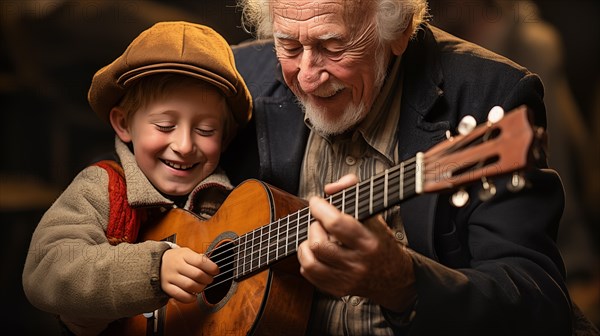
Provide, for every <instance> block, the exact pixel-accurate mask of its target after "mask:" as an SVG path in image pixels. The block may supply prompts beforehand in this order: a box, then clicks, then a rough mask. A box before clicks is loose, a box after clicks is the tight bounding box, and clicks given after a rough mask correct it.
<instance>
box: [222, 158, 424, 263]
mask: <svg viewBox="0 0 600 336" xmlns="http://www.w3.org/2000/svg"><path fill="white" fill-rule="evenodd" d="M398 167H399V166H395V167H392V168H390V169H389V171H390V172H391V173H392V174H394V173H395V172H394V170H395V169H394V168H398ZM410 167H412V168H414V165H413V166H409V168H410ZM412 168H411V169H409V170H406V171H405V172H404V174H406V173H410V172H412ZM398 169H399V168H398ZM385 176H386V175H385V174H383V173H382V174H378V175H375V176H373V179H374V180H377V181H378V183H377V184H374V186H376V187H379V186H380V185H381V179H382V178H385ZM399 177H400V176H399V175H390V174H389V173H388V181H389V180H392V181H396V180H398V179H399ZM408 177H410V178H405V181H408V182H409V183H408V184H406V185H405V186H404V187H412V186H414V182H415V180H414V179H413V178H412V177H414V175H410V176H408ZM368 182H369V180H365V181H362V182H360V183H359V184H362V185H365V184H367V183H368ZM383 182H385V181H383ZM390 185H391V186H392V187H394V188H396V187H397V188H399V181H398V183H393V184H390ZM359 188H360V187H359ZM348 189H349V190H350V191H349V192H350V194H347V195H345V198H347V199H348V200H350V201H354V200H355V199H356V197H355V189H356V188H355V187H350V188H348ZM348 189H347V190H348ZM360 189H362V188H360ZM397 193H398V190H397V189H394V190H388V194H391V195H393V194H397ZM342 194H343V192H342V191H340V192H338V193H335V194H333V195H331V196H329V197H328V198H326V199H327V200H329V203H330V204H332V205H334V206H336V207H337V208H338V209H340V210H342V209H341V206H339V202H340V201H344V200H343V199H342ZM363 195H364V194H363ZM361 196H362V195H361ZM375 196H379V195H375ZM381 196H384V195H381ZM332 200H333V202H332ZM359 202H360V197H359ZM348 204H353V203H348ZM359 206H360V205H359ZM305 210H308V208H303V209H300V210H298V211H296V212H295V213H291V214H288V215H286V216H284V217H282V218H280V219H278V220H276V221H274V222H271V223H269V224H267V225H265V226H263V227H259V228H256V229H254V230H252V231H250V232H247V233H245V234H243V235H242V236H240V237H238V238H237V239H236V240H240V238H242V237H245V236H249V235H250V234H254V232H257V231H259V230H263V229H264V228H265V227H269V226H271V225H274V224H277V222H280V221H282V220H284V219H287V220H288V221H289V218H290V217H292V216H296V215H298V214H299V213H300V212H302V211H305ZM350 214H351V213H350ZM278 228H279V227H277V229H278ZM273 231H274V230H269V231H268V232H266V233H262V235H261V236H258V237H254V238H252V240H256V239H259V240H261V241H262V239H263V237H264V236H265V235H271V233H272V232H273ZM290 231H291V230H290ZM288 232H289V231H288ZM224 245H225V244H224ZM217 249H218V248H217ZM217 249H215V250H217ZM225 252H227V251H223V252H221V253H218V254H214V255H211V260H212V259H213V258H215V257H217V256H220V254H222V253H225ZM257 252H262V251H261V250H257Z"/></svg>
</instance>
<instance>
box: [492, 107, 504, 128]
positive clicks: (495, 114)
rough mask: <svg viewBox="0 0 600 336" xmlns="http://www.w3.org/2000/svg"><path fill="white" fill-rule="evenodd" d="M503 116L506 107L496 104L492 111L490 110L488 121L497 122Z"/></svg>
mask: <svg viewBox="0 0 600 336" xmlns="http://www.w3.org/2000/svg"><path fill="white" fill-rule="evenodd" d="M502 118H504V109H503V108H502V107H500V106H494V107H492V109H491V110H490V112H488V121H489V122H490V123H492V124H495V123H497V122H498V121H500V120H501V119H502Z"/></svg>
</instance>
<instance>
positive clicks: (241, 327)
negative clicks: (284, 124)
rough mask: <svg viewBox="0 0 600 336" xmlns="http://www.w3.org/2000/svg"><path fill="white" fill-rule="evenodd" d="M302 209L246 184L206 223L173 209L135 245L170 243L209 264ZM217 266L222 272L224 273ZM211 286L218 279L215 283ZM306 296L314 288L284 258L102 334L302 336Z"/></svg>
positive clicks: (258, 185)
mask: <svg viewBox="0 0 600 336" xmlns="http://www.w3.org/2000/svg"><path fill="white" fill-rule="evenodd" d="M305 206H306V203H305V202H304V201H302V200H300V199H298V198H296V197H294V196H292V195H289V194H286V193H285V192H283V191H281V190H279V189H276V188H274V187H271V186H269V185H267V184H265V183H262V182H259V181H257V180H248V181H246V182H244V183H243V184H241V185H240V186H239V187H237V188H236V189H234V190H233V191H232V193H231V194H230V195H229V197H228V198H227V199H226V201H225V202H224V203H223V204H222V206H221V207H220V208H219V210H218V211H217V213H216V214H215V215H214V216H213V217H212V218H211V219H210V220H208V221H201V220H200V219H199V218H198V217H197V216H196V215H194V214H192V213H191V212H188V211H186V210H181V209H173V210H171V211H169V212H167V213H166V215H165V217H164V218H162V219H161V220H160V221H159V222H158V223H157V224H151V225H145V226H144V227H143V228H142V231H140V236H141V237H140V240H142V241H143V240H169V241H172V242H174V243H176V244H177V245H179V246H182V247H189V248H191V249H193V250H195V251H197V252H199V253H203V254H205V255H207V256H208V257H209V258H211V253H212V252H213V250H214V249H215V248H218V247H219V246H222V245H223V244H228V243H229V244H231V241H232V239H235V238H237V237H238V236H241V235H243V234H245V233H247V232H250V231H252V230H254V229H256V228H259V227H261V226H264V225H265V224H267V223H270V222H272V221H273V220H274V219H275V218H280V217H283V216H285V215H287V214H289V213H291V212H293V211H296V210H298V209H300V208H302V207H305ZM229 250H230V251H231V250H232V249H229ZM216 254H217V253H216V252H215V257H216ZM211 260H212V258H211ZM213 261H214V260H213ZM215 262H216V261H215ZM217 264H219V263H218V262H217ZM219 266H220V268H221V272H223V271H224V268H227V267H229V268H231V266H229V265H223V266H221V265H219ZM228 278H232V277H228ZM215 281H222V280H221V279H219V278H218V277H217V278H215ZM312 291H313V287H312V286H311V285H310V284H309V283H308V282H307V281H306V280H305V279H304V278H302V277H301V276H300V274H299V265H298V263H297V259H296V258H295V257H294V256H292V257H287V258H285V259H284V260H282V261H280V262H278V263H276V264H274V265H273V266H272V267H270V268H266V269H264V270H259V271H257V272H256V273H255V274H253V275H251V276H249V277H245V278H242V279H238V280H234V279H229V280H228V281H226V282H224V283H223V284H220V285H217V286H215V287H214V288H212V289H207V290H206V291H205V292H203V293H200V294H198V299H197V300H196V302H194V303H190V304H183V303H180V302H177V301H175V300H173V299H171V300H169V302H168V304H167V305H166V306H165V307H163V308H161V309H159V310H158V311H157V312H154V316H153V317H150V318H148V317H145V316H143V315H138V316H135V317H133V318H129V319H122V320H118V321H115V322H113V323H112V324H111V325H110V326H109V330H107V333H108V334H124V335H224V334H227V335H247V334H257V335H271V334H272V335H282V334H285V335H295V334H298V335H303V334H304V333H305V329H306V324H307V322H308V314H309V312H310V305H311V302H312Z"/></svg>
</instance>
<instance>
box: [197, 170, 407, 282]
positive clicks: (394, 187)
mask: <svg viewBox="0 0 600 336" xmlns="http://www.w3.org/2000/svg"><path fill="white" fill-rule="evenodd" d="M407 162H408V161H407ZM415 166H416V165H412V164H411V165H409V166H407V167H408V168H410V169H408V170H406V171H404V174H405V175H406V173H409V172H412V171H413V168H415ZM399 169H400V167H399V166H395V167H393V168H390V169H389V170H388V173H387V174H385V172H384V173H382V174H378V175H375V176H373V178H372V179H373V186H377V187H378V188H379V186H380V185H381V179H382V178H385V176H386V175H387V176H388V182H389V180H390V179H392V180H398V179H399V177H400V175H394V174H395V170H399ZM390 172H391V173H392V175H390ZM409 177H411V179H408V181H409V183H408V184H406V185H403V186H402V187H404V188H412V189H409V190H414V188H413V187H414V181H415V179H414V177H415V175H412V174H411V175H409ZM370 180H371V179H369V180H365V181H362V182H359V186H358V189H359V193H360V189H362V187H364V186H365V185H366V184H369V183H371V181H370ZM375 180H377V181H378V182H377V184H375ZM405 181H406V179H405ZM383 182H385V181H383ZM400 188H401V186H400V183H399V182H398V183H393V184H391V188H390V189H389V191H388V194H391V195H394V194H397V193H398V191H399V190H400ZM355 189H356V188H355V187H350V188H348V189H346V190H349V191H348V194H347V195H345V196H346V198H348V199H349V200H351V201H352V200H354V199H355V198H356V192H355ZM342 194H343V192H338V193H336V194H334V195H331V196H329V197H328V198H326V199H327V200H329V202H330V204H332V205H334V206H336V205H337V206H338V209H340V210H342V209H341V208H340V207H339V206H340V202H343V201H345V200H344V199H342V198H341V197H340V196H341V195H342ZM367 196H368V197H364V198H362V199H361V197H360V194H359V200H358V206H359V208H361V204H364V202H370V200H369V197H370V196H369V195H368V194H367ZM376 196H378V198H377V201H378V202H379V201H380V200H381V197H382V196H383V195H381V196H380V195H376ZM365 198H366V199H365ZM399 200H402V198H401V197H399ZM373 202H374V203H375V200H373ZM354 203H356V202H354ZM354 203H348V205H353V204H354ZM354 209H355V208H354ZM301 212H306V214H304V215H302V217H298V218H297V219H294V220H293V222H298V224H297V225H296V227H294V229H293V230H292V229H288V230H287V232H286V231H284V233H286V234H288V233H289V232H292V231H296V234H294V235H293V236H288V235H285V236H284V240H285V241H290V239H289V238H292V240H291V241H294V239H295V240H296V241H298V239H300V237H301V236H302V238H305V237H306V236H307V233H308V225H307V223H306V218H310V217H311V216H310V212H309V211H308V208H303V209H301V210H299V211H297V212H295V213H292V214H288V215H287V216H284V217H282V218H280V219H278V220H276V221H274V222H272V223H269V224H268V225H266V226H264V227H261V228H257V229H254V230H252V231H250V232H248V233H246V234H244V235H243V236H241V237H246V236H249V235H250V234H251V233H252V234H254V233H255V232H258V231H259V230H263V229H264V228H265V227H271V226H272V225H275V224H279V225H275V229H269V230H268V231H267V232H266V233H262V234H261V235H260V236H258V237H253V238H251V241H252V242H254V241H256V240H257V238H258V239H259V241H260V242H262V241H263V237H264V236H266V235H268V236H269V237H271V233H273V232H274V231H277V234H276V235H277V237H278V238H277V240H276V241H274V240H272V239H269V240H268V242H267V246H265V247H264V248H263V247H261V248H259V250H257V251H251V252H250V253H247V252H248V250H245V251H244V257H242V258H241V259H247V258H249V259H250V260H249V262H250V268H249V269H248V270H247V271H246V272H244V273H243V274H242V275H245V274H249V273H251V272H254V271H255V270H258V269H260V268H261V267H262V266H264V265H267V264H268V262H269V261H272V260H278V259H277V257H276V258H275V259H271V260H269V255H268V254H267V255H265V256H264V257H265V258H266V259H267V263H265V264H261V259H262V258H261V256H262V252H264V250H267V251H269V250H270V248H272V247H275V249H274V251H276V250H279V249H281V248H282V247H285V248H286V250H287V248H288V247H289V244H285V245H284V246H282V247H279V248H277V246H279V243H280V242H281V241H282V239H280V238H279V236H280V235H281V233H280V232H279V229H280V224H281V222H282V221H284V220H287V221H288V224H287V225H288V227H289V218H290V217H292V216H294V217H296V216H299V214H300V213H301ZM360 212H361V213H362V212H364V211H360ZM350 214H351V213H350ZM308 224H310V223H308ZM300 225H304V227H300ZM241 237H238V238H237V239H235V240H234V242H235V241H238V242H239V241H240V238H241ZM296 237H297V238H296ZM247 241H248V240H246V241H245V242H247ZM225 245H227V244H223V245H222V246H225ZM259 245H262V244H259ZM240 246H241V245H239V244H238V245H233V246H231V247H229V248H228V249H226V250H224V251H221V252H220V253H217V254H215V255H214V256H210V257H209V258H210V259H211V260H213V262H215V263H217V264H219V262H223V261H224V260H226V259H228V258H229V259H234V260H233V261H230V262H228V263H226V264H224V265H221V266H219V267H220V268H225V267H226V266H229V265H231V264H232V263H235V261H236V258H235V253H233V252H232V253H231V254H228V255H227V256H225V258H223V259H220V260H217V259H216V257H218V256H221V255H223V254H224V253H228V252H230V251H232V250H234V249H235V248H237V247H240ZM254 246H255V245H252V247H254ZM217 249H218V248H217ZM217 249H215V250H217ZM294 252H296V251H295V250H292V251H291V253H290V252H289V251H288V253H284V254H283V255H282V256H281V257H282V258H283V257H285V256H287V255H289V254H292V253H294ZM257 253H258V259H256V258H254V255H255V254H257ZM241 259H239V253H238V261H239V260H241ZM254 261H257V262H258V265H257V267H252V264H253V262H254ZM247 264H248V263H247V262H246V261H244V262H243V264H242V265H241V266H243V267H244V268H245V265H247ZM239 267H240V266H238V269H239ZM234 271H235V269H234V268H231V269H230V270H227V271H226V272H223V273H219V274H217V275H216V276H215V277H214V278H213V279H217V278H218V277H220V276H224V275H226V274H228V273H233V272H234ZM238 276H239V275H238ZM234 278H235V276H230V277H229V278H227V279H224V280H221V281H219V282H217V283H212V284H210V285H208V286H207V287H206V288H205V290H207V289H210V288H212V287H215V286H218V285H219V284H222V283H224V282H227V281H229V280H232V279H234Z"/></svg>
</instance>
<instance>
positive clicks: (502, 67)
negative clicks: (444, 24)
mask: <svg viewBox="0 0 600 336" xmlns="http://www.w3.org/2000/svg"><path fill="white" fill-rule="evenodd" d="M234 54H235V58H236V65H237V67H238V69H239V71H240V73H241V74H242V76H243V77H244V79H245V81H246V84H247V85H248V87H249V89H250V91H251V94H252V97H253V99H254V112H253V119H252V122H251V123H250V125H249V126H248V127H247V128H245V129H244V130H242V131H241V132H240V134H239V135H238V137H237V138H236V140H235V142H234V143H232V144H231V146H230V148H229V149H228V150H227V152H226V153H225V154H224V157H223V160H222V162H223V166H224V168H225V169H226V171H227V173H228V174H229V176H230V178H231V179H232V182H234V183H239V182H241V181H242V180H244V179H247V178H258V179H261V180H263V181H265V182H268V183H270V184H272V185H275V186H277V187H279V188H282V189H284V190H286V191H288V192H290V193H292V194H295V193H296V192H297V190H298V183H299V173H300V167H301V162H302V156H303V154H304V149H305V145H306V139H307V136H308V129H307V128H306V126H305V124H304V122H303V114H302V112H301V110H300V108H299V106H298V105H297V104H296V102H295V99H294V96H293V94H292V93H291V91H290V90H289V89H288V88H287V87H286V85H285V83H284V82H283V79H282V75H281V69H280V66H279V63H278V61H277V58H276V57H275V54H274V50H273V44H272V42H271V41H252V42H248V43H243V44H241V45H239V46H235V47H234ZM402 58H403V59H402V71H403V72H404V84H403V96H402V105H401V112H400V121H399V131H398V150H399V157H400V159H401V160H406V159H408V158H411V157H413V156H414V155H415V153H417V152H419V151H426V150H427V149H428V148H430V147H431V146H433V145H434V144H436V143H438V142H440V141H442V140H444V139H445V138H446V137H445V134H446V131H448V130H449V131H451V132H453V133H455V132H454V130H455V129H456V127H457V124H458V122H459V121H460V119H461V118H462V117H464V116H465V115H472V116H474V117H475V119H476V120H477V122H478V123H482V122H484V121H485V120H486V118H487V112H488V111H489V110H490V109H491V108H492V107H493V106H496V105H500V106H502V107H503V108H504V109H505V110H506V111H510V110H511V109H513V108H515V107H518V106H520V105H522V104H526V105H528V106H529V108H530V109H531V110H532V111H533V115H532V117H533V120H534V122H535V124H537V125H539V126H542V127H544V126H545V125H546V119H545V108H544V104H543V86H542V83H541V81H540V79H539V77H538V76H536V75H535V74H532V73H530V72H529V71H527V70H526V69H524V68H523V67H521V66H519V65H517V64H515V63H513V62H511V61H510V60H508V59H506V58H503V57H501V56H498V55H496V54H493V53H491V52H489V51H486V50H484V49H482V48H480V47H478V46H476V45H473V44H471V43H468V42H465V41H462V40H460V39H457V38H455V37H453V36H451V35H449V34H447V33H445V32H443V31H441V30H439V29H437V28H435V27H432V26H429V25H423V26H422V27H421V29H420V30H419V32H418V34H417V36H416V37H415V38H414V39H413V40H411V42H410V43H409V46H408V48H407V50H406V52H405V53H404V54H403V56H402ZM543 161H544V162H540V163H539V164H538V165H539V166H538V168H539V169H535V170H533V171H530V172H528V173H527V178H528V181H529V185H530V187H529V188H526V189H525V190H523V191H521V192H520V193H518V194H514V193H511V192H508V191H507V190H506V187H505V184H506V178H499V179H496V180H495V182H496V186H497V188H498V192H497V195H496V196H495V197H494V198H493V199H492V200H490V201H487V202H481V201H479V200H478V199H477V196H476V193H477V191H478V190H479V189H480V185H478V184H475V185H473V186H472V187H471V188H470V189H468V191H469V193H470V194H471V201H470V203H469V204H468V205H467V206H466V207H463V208H460V209H457V208H454V207H452V206H451V205H450V202H449V195H450V194H449V193H442V194H432V195H422V196H418V197H415V198H413V199H411V200H409V201H406V202H404V203H402V204H401V208H402V217H403V221H404V225H405V229H406V233H407V236H408V240H409V244H410V247H411V248H412V249H413V250H414V251H416V252H417V253H418V255H417V256H416V257H415V265H416V268H415V272H416V278H417V291H418V304H417V310H416V311H417V314H416V318H415V319H414V321H413V323H412V325H411V327H410V330H411V331H412V332H414V333H415V334H439V333H443V334H461V335H464V334H486V335H489V334H511V335H514V334H523V335H532V334H545V335H550V334H561V335H566V334H570V333H571V307H570V300H569V297H568V294H567V290H566V286H565V283H564V276H565V273H564V265H563V263H562V259H561V256H560V254H559V251H558V249H557V247H556V244H555V240H556V234H557V230H558V223H559V219H560V217H561V215H562V211H563V207H564V197H563V189H562V185H561V183H560V179H559V177H558V176H557V175H556V174H555V173H554V172H552V171H549V170H546V169H542V168H546V167H545V160H543Z"/></svg>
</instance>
